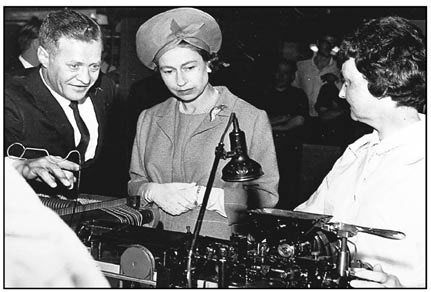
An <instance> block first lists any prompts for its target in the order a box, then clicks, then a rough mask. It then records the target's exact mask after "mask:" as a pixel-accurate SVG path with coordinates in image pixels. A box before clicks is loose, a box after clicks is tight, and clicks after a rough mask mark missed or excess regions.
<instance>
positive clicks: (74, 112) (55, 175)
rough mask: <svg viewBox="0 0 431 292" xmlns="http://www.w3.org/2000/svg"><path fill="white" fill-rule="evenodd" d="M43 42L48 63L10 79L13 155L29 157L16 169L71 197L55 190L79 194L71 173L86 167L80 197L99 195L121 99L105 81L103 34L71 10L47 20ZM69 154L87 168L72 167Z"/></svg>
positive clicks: (41, 54)
mask: <svg viewBox="0 0 431 292" xmlns="http://www.w3.org/2000/svg"><path fill="white" fill-rule="evenodd" d="M39 42H40V46H39V47H38V51H37V55H38V59H39V61H40V63H41V65H40V66H39V67H36V68H34V69H30V70H26V72H22V73H20V74H18V75H14V76H11V77H10V78H9V77H8V78H7V79H6V80H5V103H4V105H5V110H4V113H5V117H4V118H5V135H4V138H5V139H4V143H5V144H4V146H5V150H6V149H7V148H9V154H10V155H12V156H21V154H23V157H22V158H25V160H22V159H21V160H15V163H14V165H15V168H16V169H18V170H19V171H20V172H21V174H23V175H24V176H25V177H26V178H27V179H32V181H31V185H32V187H33V188H34V189H35V191H36V192H39V193H50V192H51V191H54V192H55V193H59V192H60V193H61V192H63V191H66V190H65V189H61V190H58V189H54V190H53V189H51V188H52V187H61V186H64V187H66V188H71V187H72V186H73V183H74V181H76V179H74V178H73V176H72V175H71V172H73V171H75V170H76V169H78V168H81V174H80V178H81V187H80V191H81V192H88V193H92V192H97V188H98V186H100V185H101V184H102V183H103V182H104V181H103V172H101V169H106V167H103V168H101V167H98V163H99V162H98V160H100V158H99V156H100V154H101V152H102V146H103V143H102V141H103V140H104V139H103V138H104V132H105V130H106V129H105V128H106V120H107V112H108V109H109V106H110V104H111V102H112V99H113V96H114V86H113V83H112V82H111V80H109V79H107V78H106V77H105V76H101V75H99V72H100V64H101V61H102V50H103V42H102V32H101V29H100V27H99V25H98V24H97V23H96V22H95V21H94V20H92V19H91V18H89V17H87V16H86V15H84V14H81V13H79V12H76V11H72V10H68V9H65V10H62V11H57V12H53V13H50V14H49V15H48V16H47V17H46V18H45V19H44V21H43V23H42V25H41V28H40V32H39ZM14 143H20V144H21V145H19V144H14ZM11 145H13V146H11ZM25 148H26V149H27V150H26V151H24V149H25ZM28 148H38V149H44V150H46V151H47V152H44V151H34V150H32V151H30V149H28ZM73 150H76V151H73ZM71 151H72V152H73V153H71ZM5 153H6V152H5ZM77 153H79V156H80V159H77V158H76V157H78V154H77ZM68 156H69V157H70V158H71V157H73V156H75V162H78V163H80V166H78V165H76V164H74V163H68V162H65V161H64V159H63V158H66V157H68ZM48 162H50V163H48ZM52 162H53V163H54V164H55V165H57V166H58V167H56V168H53V167H51V166H52ZM29 174H30V175H29ZM38 180H39V181H43V182H44V183H39V182H38ZM105 180H106V179H105ZM48 186H50V187H48ZM66 193H67V192H66Z"/></svg>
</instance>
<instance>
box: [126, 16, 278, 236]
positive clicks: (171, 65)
mask: <svg viewBox="0 0 431 292" xmlns="http://www.w3.org/2000/svg"><path fill="white" fill-rule="evenodd" d="M221 39H222V37H221V31H220V27H219V26H218V24H217V22H216V21H215V20H214V18H213V17H212V16H210V15H209V14H207V13H205V12H203V11H201V10H198V9H193V8H177V9H172V10H169V11H166V12H164V13H161V14H158V15H156V16H154V17H152V18H151V19H149V20H148V21H146V22H145V23H144V24H142V25H141V27H140V28H139V30H138V32H137V34H136V47H137V53H138V57H139V59H140V60H141V61H142V62H143V63H144V65H146V66H147V67H148V68H150V69H154V70H157V71H159V72H160V74H161V77H162V79H163V81H164V83H165V84H166V86H167V88H168V89H169V91H170V92H171V93H172V94H173V97H171V98H169V99H168V100H166V101H165V102H162V103H160V104H158V105H156V106H154V107H152V108H150V109H148V110H144V111H143V112H142V113H141V115H140V116H139V120H138V124H137V132H136V137H135V140H134V145H133V151H132V159H131V166H130V177H131V179H130V181H129V183H128V189H129V194H130V195H139V196H140V197H141V198H142V200H141V201H142V203H141V204H144V205H146V204H153V205H156V206H157V207H159V210H160V222H161V224H162V225H163V228H164V229H166V230H173V231H180V232H186V231H187V230H193V228H194V226H195V223H196V219H197V217H198V213H199V205H200V204H201V202H202V198H203V194H204V192H205V185H206V183H207V181H208V177H209V174H210V171H211V167H212V164H213V160H214V153H215V147H216V146H217V145H218V142H219V139H220V138H221V136H222V134H223V132H224V130H225V128H226V126H227V124H228V121H229V117H230V114H231V113H232V112H235V114H236V116H237V118H238V121H239V124H240V126H241V129H242V130H243V131H244V132H245V135H246V143H247V146H248V153H249V156H250V157H251V158H252V159H254V160H256V161H257V162H259V163H260V164H261V165H262V168H263V171H264V173H265V174H264V175H263V176H262V177H261V178H259V179H257V180H254V181H251V182H247V183H232V182H225V181H223V180H222V179H221V176H222V174H221V170H222V169H223V167H224V166H225V165H226V164H227V162H228V161H226V160H221V161H220V165H219V167H218V169H217V174H216V177H215V181H214V185H213V188H212V190H211V195H210V198H209V202H208V206H207V210H206V213H205V217H204V221H203V224H202V229H201V233H200V234H201V235H206V236H212V237H217V238H223V239H229V237H230V235H231V234H232V232H235V231H237V230H238V229H237V228H236V227H238V226H239V225H238V224H240V223H244V222H241V218H244V216H243V215H244V214H245V212H244V211H246V210H247V209H249V208H262V207H274V206H275V205H276V203H277V201H278V193H277V188H278V180H279V174H278V168H277V161H276V156H275V149H274V144H273V138H272V132H271V126H270V123H269V120H268V117H267V115H266V113H265V112H264V111H262V110H259V109H257V108H255V107H254V106H252V105H251V104H249V103H247V102H245V101H243V100H241V99H240V98H238V97H236V96H235V95H233V94H232V93H231V92H230V91H229V90H228V89H227V88H226V87H224V86H217V87H213V86H212V85H211V84H209V83H208V74H209V73H210V72H211V57H212V56H213V55H214V54H215V53H217V52H218V50H219V49H220V46H221ZM227 136H228V135H226V137H227ZM226 137H225V140H224V143H225V145H230V143H229V140H228V139H229V138H226Z"/></svg>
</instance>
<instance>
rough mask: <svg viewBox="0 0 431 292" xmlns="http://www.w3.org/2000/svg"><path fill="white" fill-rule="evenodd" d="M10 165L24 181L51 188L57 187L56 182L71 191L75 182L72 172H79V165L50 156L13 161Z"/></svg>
mask: <svg viewBox="0 0 431 292" xmlns="http://www.w3.org/2000/svg"><path fill="white" fill-rule="evenodd" d="M12 164H13V166H14V167H15V169H16V170H17V171H18V172H19V173H20V174H21V175H22V176H23V177H24V178H25V179H27V180H32V179H36V180H38V181H43V182H45V183H46V184H48V185H49V186H50V187H51V188H55V187H57V182H56V181H57V180H58V181H60V182H61V183H62V184H63V185H64V186H65V187H67V188H68V189H72V188H73V183H74V182H75V180H76V179H75V176H74V175H73V172H74V171H78V170H79V164H76V163H74V162H71V161H68V160H65V159H64V158H62V157H59V156H51V155H49V156H44V157H41V158H35V159H25V160H14V161H13V163H12Z"/></svg>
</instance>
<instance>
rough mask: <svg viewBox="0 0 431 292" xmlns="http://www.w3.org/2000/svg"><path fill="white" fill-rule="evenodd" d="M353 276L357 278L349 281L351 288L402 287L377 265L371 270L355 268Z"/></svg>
mask: <svg viewBox="0 0 431 292" xmlns="http://www.w3.org/2000/svg"><path fill="white" fill-rule="evenodd" d="M353 271H354V273H353V275H354V276H355V277H356V278H358V279H355V280H352V281H350V286H352V287H353V288H396V287H402V285H401V283H400V281H399V279H398V278H397V277H396V276H394V275H390V274H386V273H385V272H384V271H383V269H382V266H381V265H379V264H377V265H375V266H374V268H373V270H372V271H370V270H366V269H362V268H356V269H354V270H353Z"/></svg>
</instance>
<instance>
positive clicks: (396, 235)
mask: <svg viewBox="0 0 431 292" xmlns="http://www.w3.org/2000/svg"><path fill="white" fill-rule="evenodd" d="M318 226H319V227H320V228H322V229H324V230H326V231H330V232H334V233H336V234H338V235H340V234H343V236H347V237H352V236H355V235H356V234H357V233H358V232H363V233H368V234H372V235H377V236H380V237H384V238H389V239H395V240H400V239H404V238H405V237H406V235H405V233H403V232H401V231H395V230H389V229H378V228H370V227H363V226H359V225H353V224H346V223H341V222H328V223H323V222H320V223H319V224H318Z"/></svg>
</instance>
